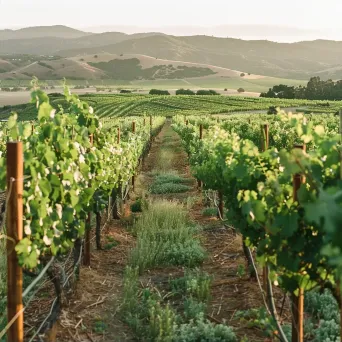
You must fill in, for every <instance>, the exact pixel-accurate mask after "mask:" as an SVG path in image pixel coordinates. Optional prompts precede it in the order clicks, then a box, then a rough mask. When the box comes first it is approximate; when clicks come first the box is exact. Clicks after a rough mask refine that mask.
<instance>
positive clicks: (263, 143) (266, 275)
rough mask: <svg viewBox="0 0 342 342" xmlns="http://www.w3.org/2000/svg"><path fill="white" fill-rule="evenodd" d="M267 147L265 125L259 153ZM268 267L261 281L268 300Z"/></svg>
mask: <svg viewBox="0 0 342 342" xmlns="http://www.w3.org/2000/svg"><path fill="white" fill-rule="evenodd" d="M268 147H269V126H268V125H267V124H265V125H261V151H263V152H265V151H267V150H268ZM268 276H269V275H268V267H267V266H266V265H265V266H264V267H263V269H262V280H263V288H264V292H265V295H266V298H268V286H267V282H268Z"/></svg>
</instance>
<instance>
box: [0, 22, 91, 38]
mask: <svg viewBox="0 0 342 342" xmlns="http://www.w3.org/2000/svg"><path fill="white" fill-rule="evenodd" d="M88 35H92V33H87V32H83V31H80V30H76V29H73V28H71V27H67V26H63V25H54V26H36V27H26V28H22V29H19V30H0V40H7V39H32V38H41V37H59V38H80V37H84V36H88Z"/></svg>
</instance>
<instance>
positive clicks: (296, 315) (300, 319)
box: [291, 145, 306, 342]
mask: <svg viewBox="0 0 342 342" xmlns="http://www.w3.org/2000/svg"><path fill="white" fill-rule="evenodd" d="M294 148H295V149H301V150H303V151H305V150H306V147H305V145H295V146H294ZM303 183H305V176H303V175H301V174H295V175H294V176H293V199H294V201H298V190H299V188H300V186H301V184H303ZM291 310H292V342H303V341H304V289H303V288H299V290H298V296H296V295H295V294H292V306H291Z"/></svg>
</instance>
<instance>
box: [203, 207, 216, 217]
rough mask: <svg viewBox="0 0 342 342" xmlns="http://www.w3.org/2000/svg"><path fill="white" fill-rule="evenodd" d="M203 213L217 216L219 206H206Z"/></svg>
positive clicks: (207, 215) (208, 215)
mask: <svg viewBox="0 0 342 342" xmlns="http://www.w3.org/2000/svg"><path fill="white" fill-rule="evenodd" d="M202 215H203V216H206V217H212V216H217V208H205V209H203V210H202Z"/></svg>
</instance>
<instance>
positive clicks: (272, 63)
mask: <svg viewBox="0 0 342 342" xmlns="http://www.w3.org/2000/svg"><path fill="white" fill-rule="evenodd" d="M97 52H98V53H100V52H101V53H104V52H106V53H116V54H118V53H123V54H143V55H149V56H153V57H156V58H163V59H164V58H165V59H172V60H181V61H187V62H196V63H205V64H210V65H216V66H221V67H225V68H230V69H234V70H244V71H248V72H251V73H254V74H262V75H267V76H275V77H285V78H297V79H301V78H308V76H313V75H316V74H317V75H318V74H319V75H320V76H322V77H332V78H339V77H340V76H341V74H340V71H337V72H335V70H334V69H331V68H336V67H337V66H341V67H342V61H341V59H340V54H341V53H342V42H335V41H320V40H318V41H312V42H301V43H293V44H288V43H274V42H270V41H244V40H240V39H232V38H217V37H207V36H189V37H174V36H166V35H157V36H150V37H145V38H140V39H130V40H126V41H123V42H120V43H116V44H111V45H107V46H102V47H96V48H87V49H72V50H66V51H59V52H58V54H60V55H62V56H68V57H70V56H75V55H79V56H80V55H83V54H90V53H97ZM329 69H331V70H329ZM322 72H323V74H322Z"/></svg>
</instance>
